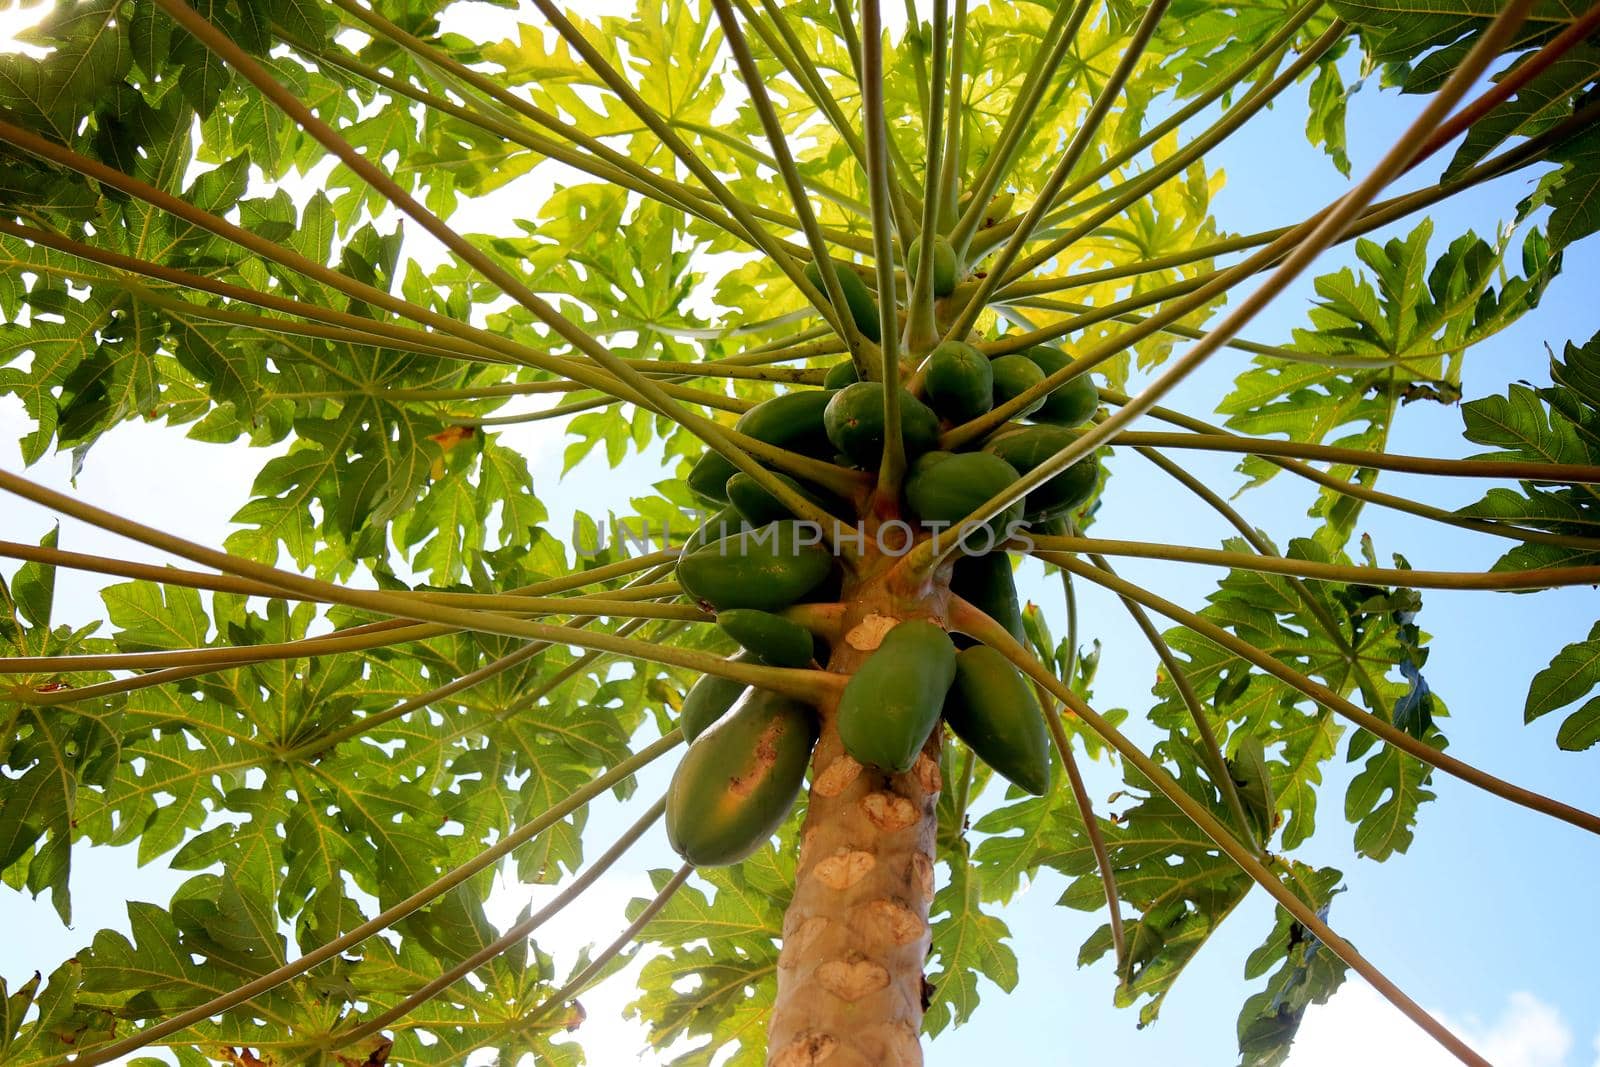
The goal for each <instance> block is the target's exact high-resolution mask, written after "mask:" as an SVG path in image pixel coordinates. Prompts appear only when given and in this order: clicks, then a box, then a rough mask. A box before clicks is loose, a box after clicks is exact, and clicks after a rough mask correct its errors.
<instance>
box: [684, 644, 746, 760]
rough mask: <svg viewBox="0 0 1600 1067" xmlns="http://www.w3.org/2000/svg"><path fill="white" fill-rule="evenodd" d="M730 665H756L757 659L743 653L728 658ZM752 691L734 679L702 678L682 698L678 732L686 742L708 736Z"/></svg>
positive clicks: (705, 676) (716, 676)
mask: <svg viewBox="0 0 1600 1067" xmlns="http://www.w3.org/2000/svg"><path fill="white" fill-rule="evenodd" d="M728 662H729V663H755V662H756V658H755V656H753V655H752V654H750V653H749V652H740V653H739V654H738V655H736V656H729V657H728ZM749 688H750V687H749V686H747V685H745V684H744V683H743V682H736V681H734V680H733V679H732V678H722V677H719V676H718V675H715V674H702V675H701V676H700V680H699V681H697V682H695V683H694V685H691V686H690V687H689V692H688V693H687V694H685V695H684V698H683V707H682V708H681V709H679V711H678V729H680V730H682V731H683V739H684V740H685V741H693V740H694V739H695V738H697V737H699V736H700V735H701V734H703V733H705V732H706V730H708V729H709V728H710V727H711V724H712V723H714V722H716V721H717V720H718V719H720V718H722V717H723V716H724V715H726V714H727V713H728V709H729V708H731V707H733V705H734V704H735V703H736V702H737V701H738V699H739V698H740V697H741V696H743V695H744V691H745V690H746V689H749Z"/></svg>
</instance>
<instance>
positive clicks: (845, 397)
mask: <svg viewBox="0 0 1600 1067" xmlns="http://www.w3.org/2000/svg"><path fill="white" fill-rule="evenodd" d="M823 422H824V426H825V427H826V429H827V431H828V440H830V441H832V442H833V446H834V447H835V448H837V449H838V450H839V451H840V452H841V453H843V454H844V456H845V458H847V459H849V460H850V462H852V463H854V464H856V465H857V466H860V467H864V468H866V469H869V470H870V469H872V468H875V467H876V466H877V465H878V462H879V461H880V460H881V459H882V458H883V441H884V432H883V383H882V382H856V383H855V384H854V385H847V386H845V387H844V388H843V389H841V390H839V391H838V392H837V393H834V394H833V399H832V400H830V401H828V409H827V411H826V412H825V413H824V415H823ZM900 439H901V440H902V441H904V442H905V448H906V456H907V457H912V456H918V455H921V454H922V453H923V452H926V451H927V450H928V449H930V448H932V447H933V446H934V445H936V444H937V443H938V442H939V416H937V415H935V414H934V413H933V409H932V408H930V407H928V405H926V404H924V403H923V402H922V401H920V400H918V399H917V398H916V397H914V396H912V395H911V394H910V393H908V392H906V391H905V390H904V389H902V390H900Z"/></svg>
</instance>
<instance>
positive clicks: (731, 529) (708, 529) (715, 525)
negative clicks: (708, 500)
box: [680, 507, 749, 556]
mask: <svg viewBox="0 0 1600 1067" xmlns="http://www.w3.org/2000/svg"><path fill="white" fill-rule="evenodd" d="M748 528H749V524H748V523H746V522H745V521H744V519H743V518H741V517H740V515H739V512H738V511H737V510H736V509H735V508H733V507H725V508H723V509H722V510H720V511H718V512H716V513H715V514H714V515H712V516H711V517H710V518H709V519H707V520H706V521H705V522H702V523H701V524H700V525H699V526H698V527H697V528H696V529H695V531H694V533H692V534H690V535H689V539H688V540H687V541H685V542H684V543H683V548H682V549H681V550H680V551H681V553H682V554H683V555H685V556H687V555H688V554H689V553H691V552H694V551H696V550H697V549H701V548H704V547H705V546H706V545H708V544H710V543H711V542H713V541H720V540H722V539H723V538H724V537H732V536H733V535H734V534H736V533H739V532H740V531H741V530H745V529H748Z"/></svg>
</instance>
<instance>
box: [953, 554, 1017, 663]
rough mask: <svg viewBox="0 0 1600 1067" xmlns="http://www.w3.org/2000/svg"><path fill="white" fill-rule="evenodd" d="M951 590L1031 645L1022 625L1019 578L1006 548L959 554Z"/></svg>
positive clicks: (1011, 633)
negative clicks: (981, 553)
mask: <svg viewBox="0 0 1600 1067" xmlns="http://www.w3.org/2000/svg"><path fill="white" fill-rule="evenodd" d="M950 591H951V592H952V593H954V594H955V595H956V596H958V597H960V598H961V599H962V600H965V601H966V602H967V603H969V604H971V605H972V606H973V607H975V608H977V609H978V610H979V611H981V612H983V613H984V614H985V615H987V616H989V618H991V619H993V620H994V621H995V622H997V623H999V624H1000V625H1001V626H1004V627H1005V628H1006V632H1007V633H1009V634H1010V635H1011V636H1012V637H1015V638H1016V639H1017V640H1018V641H1020V642H1021V643H1022V645H1023V646H1024V647H1026V646H1027V644H1028V632H1027V630H1025V629H1023V625H1022V606H1021V605H1020V604H1019V603H1018V601H1017V582H1016V579H1015V577H1014V576H1013V575H1012V573H1011V558H1010V557H1009V556H1007V555H1006V554H1005V553H1004V552H988V553H985V554H984V555H981V556H966V555H961V556H957V557H956V563H955V566H954V567H953V568H952V569H951V573H950Z"/></svg>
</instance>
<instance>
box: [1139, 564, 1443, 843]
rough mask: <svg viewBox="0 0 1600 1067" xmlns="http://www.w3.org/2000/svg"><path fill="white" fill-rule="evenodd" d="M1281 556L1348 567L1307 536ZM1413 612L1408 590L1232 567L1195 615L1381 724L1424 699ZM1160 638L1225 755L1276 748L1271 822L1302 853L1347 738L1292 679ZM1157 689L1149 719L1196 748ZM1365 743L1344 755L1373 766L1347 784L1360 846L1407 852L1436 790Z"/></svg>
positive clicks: (1185, 724) (1172, 634)
mask: <svg viewBox="0 0 1600 1067" xmlns="http://www.w3.org/2000/svg"><path fill="white" fill-rule="evenodd" d="M1225 543H1226V544H1227V545H1229V547H1230V548H1232V549H1234V550H1235V551H1246V550H1248V546H1247V545H1246V544H1245V543H1244V542H1243V541H1242V540H1237V539H1235V540H1230V541H1228V542H1225ZM1287 554H1288V555H1289V557H1290V558H1298V559H1309V560H1316V561H1319V562H1340V563H1346V564H1347V563H1348V562H1349V561H1348V559H1346V557H1344V556H1343V554H1342V553H1330V552H1328V551H1327V550H1326V549H1325V548H1324V547H1322V545H1321V544H1320V543H1319V542H1317V541H1315V540H1312V539H1296V540H1294V541H1292V542H1291V543H1290V545H1289V549H1288V553H1287ZM1300 589H1303V590H1304V591H1305V592H1304V594H1303V595H1302V593H1301V592H1300V591H1299V590H1300ZM1303 596H1310V597H1313V598H1315V602H1316V603H1318V604H1319V605H1320V606H1321V608H1322V609H1323V614H1324V615H1325V616H1326V617H1328V618H1331V619H1332V620H1333V621H1334V622H1335V624H1336V629H1337V636H1335V635H1334V634H1330V633H1329V632H1328V631H1327V629H1326V627H1325V626H1324V625H1323V622H1322V618H1321V617H1319V616H1318V615H1317V614H1316V613H1314V612H1313V611H1312V610H1311V609H1310V608H1309V607H1308V605H1307V603H1306V601H1305V599H1304V598H1303ZM1419 607H1420V599H1419V598H1418V597H1417V596H1416V594H1415V593H1413V592H1411V591H1407V590H1387V589H1381V588H1377V587H1373V586H1364V585H1355V584H1349V585H1346V584H1343V583H1335V582H1310V583H1303V584H1302V585H1300V586H1299V587H1298V588H1297V587H1296V585H1295V584H1294V583H1293V582H1291V581H1290V580H1289V579H1286V578H1284V577H1282V576H1278V575H1268V574H1257V573H1254V572H1248V571H1232V572H1230V573H1229V574H1228V576H1227V577H1226V578H1224V579H1223V581H1222V582H1221V584H1220V585H1219V587H1218V590H1217V592H1215V593H1213V594H1212V596H1211V604H1210V605H1208V606H1207V607H1206V608H1205V609H1204V610H1203V611H1202V612H1200V614H1201V615H1202V616H1203V617H1205V618H1206V619H1208V620H1209V621H1211V622H1212V623H1214V624H1216V625H1219V626H1222V627H1224V628H1226V629H1229V630H1232V631H1233V632H1234V633H1236V634H1237V635H1238V636H1240V637H1242V638H1243V639H1245V640H1247V641H1249V642H1250V643H1251V644H1253V645H1255V646H1256V647H1257V648H1260V649H1262V650H1263V651H1265V652H1268V653H1269V654H1271V655H1273V656H1275V657H1276V658H1278V659H1279V660H1281V661H1283V662H1285V663H1287V664H1289V665H1290V666H1292V667H1294V668H1295V669H1296V670H1298V671H1299V672H1300V673H1302V674H1306V675H1308V676H1310V677H1312V678H1314V679H1315V680H1317V681H1320V682H1322V683H1323V684H1324V685H1326V686H1327V687H1328V688H1330V689H1332V690H1333V691H1335V692H1337V693H1339V694H1340V695H1342V696H1345V697H1346V698H1347V699H1352V700H1356V701H1357V702H1359V703H1364V704H1366V705H1367V709H1368V710H1369V711H1371V712H1373V713H1374V714H1376V715H1378V716H1379V717H1380V718H1384V719H1395V718H1397V717H1398V713H1397V710H1396V709H1398V708H1401V707H1403V706H1405V703H1406V701H1407V700H1408V699H1410V700H1420V699H1421V697H1422V695H1423V694H1424V693H1425V692H1427V690H1426V684H1427V683H1426V681H1425V679H1424V677H1423V675H1422V674H1421V673H1420V667H1421V663H1420V662H1417V661H1420V660H1423V659H1425V650H1424V649H1422V648H1421V647H1420V643H1421V642H1423V641H1425V635H1421V634H1420V633H1417V634H1413V633H1412V632H1411V631H1408V629H1407V627H1408V626H1411V627H1412V628H1413V629H1414V624H1413V623H1411V622H1410V619H1411V617H1412V616H1413V615H1414V614H1415V612H1416V611H1417V609H1418V608H1419ZM1164 637H1165V638H1166V640H1167V642H1168V644H1169V645H1171V646H1172V648H1173V650H1174V651H1175V652H1177V653H1179V655H1180V656H1181V657H1182V658H1183V659H1184V660H1185V661H1186V663H1185V668H1184V673H1185V674H1186V675H1187V676H1188V679H1189V681H1190V684H1191V685H1193V687H1194V689H1195V691H1196V693H1197V694H1198V695H1199V697H1200V699H1201V701H1202V703H1204V704H1205V705H1206V706H1207V707H1208V708H1209V709H1210V710H1211V712H1212V714H1213V717H1212V720H1211V722H1212V728H1213V730H1214V731H1215V732H1217V733H1218V734H1219V735H1222V734H1228V737H1227V740H1226V742H1225V748H1226V749H1227V752H1228V753H1229V754H1230V755H1234V754H1237V752H1238V751H1239V749H1240V747H1241V746H1242V745H1244V744H1245V743H1246V742H1247V741H1259V742H1261V743H1263V744H1264V745H1266V746H1267V747H1268V748H1269V749H1271V748H1274V747H1275V746H1277V745H1279V744H1280V743H1281V745H1282V747H1281V749H1279V750H1277V752H1276V756H1275V758H1270V759H1268V760H1267V763H1266V766H1267V769H1268V772H1269V775H1270V785H1271V789H1272V794H1273V796H1274V798H1275V801H1276V808H1277V811H1276V814H1275V815H1274V817H1273V820H1272V823H1273V828H1274V832H1275V833H1277V832H1281V834H1282V843H1283V846H1284V847H1285V848H1287V849H1292V848H1296V847H1299V846H1300V845H1301V844H1303V843H1304V842H1305V841H1306V840H1308V839H1309V838H1310V836H1311V834H1312V833H1313V831H1314V829H1315V826H1316V812H1317V800H1318V787H1319V786H1320V785H1321V783H1322V767H1323V764H1324V763H1326V762H1327V761H1328V760H1330V759H1332V758H1333V757H1334V755H1335V754H1336V752H1337V750H1338V745H1339V741H1340V739H1341V738H1342V737H1343V736H1344V734H1345V732H1346V728H1345V726H1344V724H1343V721H1342V720H1341V719H1339V718H1338V717H1336V716H1335V715H1334V714H1333V713H1332V712H1331V711H1329V710H1327V709H1325V708H1321V707H1319V706H1317V705H1315V704H1314V703H1312V702H1311V700H1310V699H1309V698H1307V697H1305V696H1304V695H1302V694H1301V693H1300V692H1299V691H1298V690H1296V689H1294V688H1292V687H1291V686H1289V685H1288V684H1287V683H1285V682H1282V681H1279V680H1278V679H1277V678H1275V677H1271V676H1268V675H1266V674H1264V673H1261V672H1260V671H1258V670H1257V669H1255V668H1253V667H1252V666H1251V665H1250V664H1248V663H1246V662H1245V661H1244V660H1242V659H1239V658H1238V657H1236V656H1234V655H1233V654H1232V653H1230V652H1227V651H1225V650H1223V649H1221V648H1220V647H1218V646H1216V645H1214V644H1212V643H1211V642H1210V641H1207V640H1205V639H1204V638H1202V637H1200V636H1199V635H1197V634H1193V633H1190V632H1189V631H1187V630H1184V629H1181V628H1179V629H1174V630H1170V631H1168V632H1167V633H1166V634H1165V635H1164ZM1347 650H1348V651H1347ZM1407 662H1412V663H1413V664H1414V667H1415V669H1414V670H1413V676H1411V677H1408V676H1407V675H1406V670H1405V668H1404V666H1403V665H1404V664H1405V663H1407ZM1155 693H1156V696H1157V698H1158V699H1159V701H1160V703H1158V704H1157V705H1156V707H1155V708H1154V709H1152V711H1151V718H1152V720H1153V721H1154V722H1156V723H1157V724H1158V725H1161V726H1164V727H1166V728H1168V729H1171V730H1174V731H1177V732H1179V733H1181V734H1183V735H1188V736H1189V743H1190V744H1191V745H1192V744H1198V739H1197V738H1194V737H1193V736H1192V734H1193V726H1192V724H1191V722H1190V718H1189V713H1188V710H1187V709H1186V707H1185V706H1184V704H1183V703H1182V701H1181V699H1180V697H1179V694H1178V692H1177V689H1176V687H1175V686H1174V685H1173V684H1172V683H1171V681H1170V680H1167V679H1162V680H1160V681H1159V682H1158V683H1157V685H1156V688H1155ZM1428 700H1429V702H1430V708H1431V714H1432V715H1434V716H1443V715H1444V714H1445V709H1444V705H1443V702H1442V700H1441V699H1440V697H1439V696H1438V694H1436V693H1428ZM1424 733H1426V734H1427V736H1428V737H1429V738H1430V743H1435V744H1438V743H1441V742H1442V739H1440V738H1439V737H1438V734H1437V731H1436V730H1434V731H1432V732H1428V731H1424ZM1372 741H1373V738H1372V737H1371V736H1370V735H1367V734H1364V733H1359V732H1358V733H1353V734H1351V736H1350V747H1349V750H1348V754H1349V757H1350V758H1351V759H1352V760H1354V759H1359V758H1362V757H1367V761H1368V766H1367V769H1366V770H1365V771H1363V774H1364V775H1366V777H1362V778H1358V781H1359V783H1360V784H1359V787H1358V785H1357V784H1356V783H1352V785H1351V787H1350V791H1349V793H1348V795H1347V798H1346V815H1347V817H1348V818H1349V819H1350V821H1351V822H1354V823H1356V824H1357V830H1356V842H1357V847H1358V848H1360V849H1361V850H1362V851H1364V852H1366V851H1371V852H1375V853H1376V852H1381V853H1382V854H1383V855H1387V854H1388V853H1389V852H1391V851H1404V849H1405V846H1406V845H1407V844H1409V841H1410V836H1409V834H1410V827H1411V826H1412V825H1413V824H1414V822H1415V818H1416V812H1417V808H1418V805H1419V804H1420V803H1421V802H1422V801H1425V800H1428V799H1431V798H1432V794H1431V793H1430V792H1428V791H1426V790H1425V789H1423V788H1422V783H1423V782H1424V781H1425V777H1426V776H1425V774H1424V773H1423V772H1424V771H1425V770H1426V768H1424V767H1423V766H1422V764H1420V763H1419V762H1418V761H1416V760H1415V759H1413V758H1412V757H1409V756H1402V755H1400V754H1399V753H1398V752H1391V751H1390V750H1389V749H1387V747H1384V748H1382V749H1381V750H1380V751H1379V753H1377V754H1374V755H1371V756H1368V755H1367V754H1368V752H1369V750H1370V748H1371V745H1372ZM1385 783H1388V784H1391V785H1395V786H1396V787H1397V792H1396V793H1395V794H1394V795H1393V796H1386V794H1385V793H1384V791H1383V789H1382V788H1381V786H1383V785H1384V784H1385ZM1269 836H1270V835H1269Z"/></svg>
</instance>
